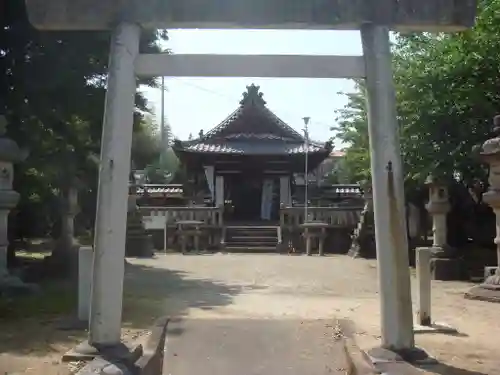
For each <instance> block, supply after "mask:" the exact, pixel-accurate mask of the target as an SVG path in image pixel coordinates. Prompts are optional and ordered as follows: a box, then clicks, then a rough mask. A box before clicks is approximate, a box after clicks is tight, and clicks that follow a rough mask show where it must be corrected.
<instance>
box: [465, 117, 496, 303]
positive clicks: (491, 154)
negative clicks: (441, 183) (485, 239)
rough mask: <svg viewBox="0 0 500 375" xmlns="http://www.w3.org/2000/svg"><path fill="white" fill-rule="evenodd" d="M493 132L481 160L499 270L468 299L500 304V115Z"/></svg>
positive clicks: (474, 288)
mask: <svg viewBox="0 0 500 375" xmlns="http://www.w3.org/2000/svg"><path fill="white" fill-rule="evenodd" d="M493 132H494V134H495V135H496V137H494V138H491V139H488V140H487V141H486V142H484V144H483V147H482V150H481V153H480V159H481V161H483V162H484V163H486V164H488V165H489V167H490V173H489V178H488V182H489V188H488V191H487V192H486V193H484V194H483V202H485V203H486V204H488V205H489V206H490V207H491V208H492V209H493V212H494V213H495V220H496V237H495V239H494V242H495V244H496V246H497V264H496V266H497V269H496V271H495V274H494V275H491V276H489V277H488V278H486V280H485V281H484V282H483V283H482V284H481V285H479V286H476V287H473V288H472V289H471V290H470V291H469V292H468V293H466V295H465V296H466V298H470V299H480V300H485V301H491V302H500V267H499V266H500V115H497V116H495V118H494V119H493Z"/></svg>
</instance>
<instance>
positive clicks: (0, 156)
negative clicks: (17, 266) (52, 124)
mask: <svg viewBox="0 0 500 375" xmlns="http://www.w3.org/2000/svg"><path fill="white" fill-rule="evenodd" d="M6 127H7V120H6V119H5V116H3V115H0V284H1V285H2V287H3V286H5V285H8V286H16V285H15V284H17V282H16V280H17V279H16V278H15V277H12V276H10V275H9V271H8V268H7V248H8V246H9V240H8V235H7V233H8V217H9V213H10V211H11V210H12V209H13V208H14V207H16V205H17V202H18V201H19V194H18V193H17V192H15V191H14V190H12V183H13V181H14V163H17V162H20V161H22V160H23V159H24V158H25V157H26V156H25V154H26V153H25V152H23V151H22V150H21V149H20V148H19V146H18V145H17V143H16V142H14V141H13V140H12V139H9V138H6V137H5V132H6ZM17 281H18V282H19V283H21V282H20V280H17Z"/></svg>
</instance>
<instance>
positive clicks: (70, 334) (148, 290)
mask: <svg viewBox="0 0 500 375" xmlns="http://www.w3.org/2000/svg"><path fill="white" fill-rule="evenodd" d="M242 289H243V287H241V286H238V285H227V284H223V283H218V282H215V281H213V280H199V279H190V278H189V275H187V274H185V273H182V272H178V271H173V270H168V269H164V268H155V267H146V266H140V265H134V264H129V263H127V264H126V269H125V285H124V304H123V328H124V330H125V331H127V330H129V331H138V330H143V329H147V328H149V327H150V325H151V323H152V322H153V321H154V320H155V319H157V318H158V317H160V316H163V315H165V314H169V315H171V316H183V315H185V314H186V313H187V311H188V309H189V308H199V309H203V310H210V309H213V308H215V307H218V306H224V305H228V304H231V303H232V300H233V298H234V296H235V295H237V294H239V293H240V292H241V291H242ZM41 290H42V292H41V293H40V294H38V295H31V296H19V297H16V298H12V299H5V298H3V299H0V354H2V353H13V354H19V355H28V354H29V355H31V356H45V355H47V354H50V353H53V354H56V353H61V351H62V352H64V351H65V350H66V348H71V347H72V346H74V345H75V344H77V343H79V342H81V341H82V340H83V339H85V337H86V332H85V331H77V330H74V331H68V330H60V329H59V328H60V326H61V321H62V320H64V319H67V318H68V317H69V316H75V312H76V307H77V294H76V293H77V292H76V285H75V284H73V283H71V282H68V281H48V282H44V283H43V284H41Z"/></svg>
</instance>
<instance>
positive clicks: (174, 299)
mask: <svg viewBox="0 0 500 375" xmlns="http://www.w3.org/2000/svg"><path fill="white" fill-rule="evenodd" d="M250 288H251V289H263V288H265V287H258V286H252V287H248V286H241V285H229V284H227V283H222V282H218V281H215V280H211V279H193V278H190V275H189V274H188V273H186V272H182V271H176V270H169V269H165V268H156V267H148V266H144V265H138V264H130V263H128V264H127V265H126V270H125V285H124V308H123V314H124V316H123V320H124V326H125V327H132V328H139V329H141V328H147V327H149V325H150V324H151V323H152V322H153V321H154V320H155V319H156V318H157V317H158V316H161V315H165V314H168V315H170V316H172V317H182V316H184V315H186V314H187V312H188V310H189V309H191V308H197V309H201V310H212V309H214V308H217V307H221V306H227V305H230V304H231V303H232V301H233V298H234V297H235V296H236V295H238V294H240V293H241V292H242V291H244V290H248V289H250Z"/></svg>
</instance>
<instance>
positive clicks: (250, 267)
mask: <svg viewBox="0 0 500 375" xmlns="http://www.w3.org/2000/svg"><path fill="white" fill-rule="evenodd" d="M130 263H131V264H130V265H129V266H128V267H127V278H126V292H127V290H128V291H129V292H133V293H134V294H135V293H143V295H144V298H145V299H146V298H155V300H156V302H158V303H159V304H160V305H161V309H162V311H164V312H165V313H168V314H171V315H173V316H177V317H183V318H184V319H189V320H206V319H215V320H218V321H220V322H223V321H226V322H227V321H229V320H231V319H236V320H240V321H249V320H256V321H259V322H263V321H265V320H276V319H277V320H279V321H290V322H292V321H293V322H298V321H303V322H306V323H308V324H309V323H311V322H313V321H314V320H328V321H333V320H334V319H335V318H344V317H345V318H349V319H352V320H353V321H354V323H355V325H356V340H357V342H358V344H359V345H360V346H362V347H366V348H368V347H371V346H376V345H377V344H378V342H379V301H378V295H377V294H378V291H377V274H376V273H377V272H376V266H375V262H374V261H366V260H353V259H350V258H348V257H345V256H332V257H325V258H319V257H299V256H279V255H222V254H220V255H213V256H212V255H210V256H194V255H193V256H182V255H162V256H159V257H158V258H157V259H152V260H130ZM471 286H472V284H468V283H458V282H447V283H443V282H434V283H433V318H434V320H437V321H440V322H446V323H448V324H450V325H452V326H454V327H456V328H457V329H458V330H459V332H460V335H455V336H449V335H444V334H421V335H417V336H416V341H417V344H418V345H419V346H420V347H422V348H424V349H425V350H427V351H428V352H429V353H430V354H432V355H433V356H435V357H436V358H437V359H439V360H440V361H441V365H440V366H438V367H433V368H432V369H429V370H428V373H435V374H447V375H495V374H500V359H499V358H498V355H497V354H495V353H498V337H499V336H500V325H499V324H498V322H499V320H500V304H490V303H485V302H480V301H469V300H465V299H464V298H463V293H464V292H465V291H466V290H468V289H469V288H470V287H471ZM214 324H216V323H215V322H214ZM290 324H294V323H290ZM178 333H179V335H182V334H183V332H182V329H181V330H180V331H179V332H178ZM255 340H257V341H258V340H260V338H258V337H257V338H255ZM172 374H174V373H172Z"/></svg>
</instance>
